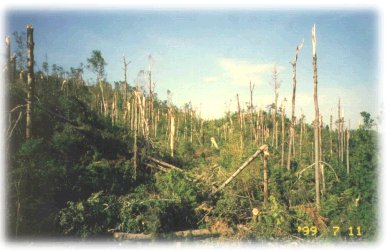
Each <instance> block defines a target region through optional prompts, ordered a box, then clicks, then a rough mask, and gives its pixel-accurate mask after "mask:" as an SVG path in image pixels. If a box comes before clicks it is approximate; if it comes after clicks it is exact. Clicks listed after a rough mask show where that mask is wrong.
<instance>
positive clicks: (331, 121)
mask: <svg viewBox="0 0 388 252" xmlns="http://www.w3.org/2000/svg"><path fill="white" fill-rule="evenodd" d="M332 130H333V113H332V112H331V111H330V128H329V140H330V158H331V156H332V155H333V140H332V136H331V132H332Z"/></svg>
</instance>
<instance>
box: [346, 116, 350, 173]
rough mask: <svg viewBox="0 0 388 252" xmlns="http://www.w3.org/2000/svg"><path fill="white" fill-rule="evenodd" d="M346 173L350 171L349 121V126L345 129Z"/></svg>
mask: <svg viewBox="0 0 388 252" xmlns="http://www.w3.org/2000/svg"><path fill="white" fill-rule="evenodd" d="M346 133H347V134H346V173H347V174H348V175H349V173H350V164H349V141H350V122H349V128H348V129H347V130H346Z"/></svg>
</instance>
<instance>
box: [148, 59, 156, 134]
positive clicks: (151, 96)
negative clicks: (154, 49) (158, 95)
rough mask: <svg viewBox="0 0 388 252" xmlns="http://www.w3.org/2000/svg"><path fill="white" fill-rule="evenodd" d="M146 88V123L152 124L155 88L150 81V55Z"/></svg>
mask: <svg viewBox="0 0 388 252" xmlns="http://www.w3.org/2000/svg"><path fill="white" fill-rule="evenodd" d="M148 60H149V63H148V90H149V104H148V125H150V126H151V129H150V130H152V125H153V120H154V118H153V114H154V94H153V90H154V89H155V83H153V82H152V56H151V55H149V56H148Z"/></svg>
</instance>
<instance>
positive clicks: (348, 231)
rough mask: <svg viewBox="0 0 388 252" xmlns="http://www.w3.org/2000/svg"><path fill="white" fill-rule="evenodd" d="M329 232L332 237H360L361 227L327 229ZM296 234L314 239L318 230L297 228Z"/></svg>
mask: <svg viewBox="0 0 388 252" xmlns="http://www.w3.org/2000/svg"><path fill="white" fill-rule="evenodd" d="M328 231H329V232H331V235H332V236H340V235H345V236H349V237H361V236H362V230H361V226H349V227H347V228H342V227H340V226H333V227H331V230H330V228H329V229H328ZM298 233H300V234H301V235H303V236H305V237H308V236H311V237H315V236H317V235H318V233H319V230H318V228H317V227H316V226H298Z"/></svg>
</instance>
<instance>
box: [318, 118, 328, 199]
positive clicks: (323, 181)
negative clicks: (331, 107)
mask: <svg viewBox="0 0 388 252" xmlns="http://www.w3.org/2000/svg"><path fill="white" fill-rule="evenodd" d="M322 127H323V118H322V114H320V116H319V161H323V160H322V159H323V154H322V138H323V137H322ZM320 168H321V176H322V193H326V181H325V180H326V179H325V169H324V167H323V164H322V163H321V164H320Z"/></svg>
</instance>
